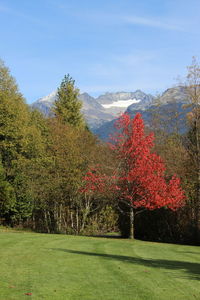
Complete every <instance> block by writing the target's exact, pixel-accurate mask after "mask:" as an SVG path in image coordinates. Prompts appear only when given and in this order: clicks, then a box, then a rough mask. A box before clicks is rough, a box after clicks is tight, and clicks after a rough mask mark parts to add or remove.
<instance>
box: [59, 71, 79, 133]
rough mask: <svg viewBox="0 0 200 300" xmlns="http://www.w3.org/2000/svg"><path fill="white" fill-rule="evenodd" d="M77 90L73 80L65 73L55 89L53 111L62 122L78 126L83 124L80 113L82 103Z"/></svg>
mask: <svg viewBox="0 0 200 300" xmlns="http://www.w3.org/2000/svg"><path fill="white" fill-rule="evenodd" d="M78 95H79V90H78V89H77V88H76V87H75V81H74V80H73V79H72V77H70V75H69V74H68V75H67V76H66V75H65V77H64V79H63V80H62V82H61V85H60V87H59V88H58V91H57V99H56V101H55V106H54V109H53V111H54V113H55V115H56V117H58V118H60V119H61V121H62V122H63V123H64V124H70V125H72V126H75V127H79V126H81V125H83V124H84V121H83V116H82V113H81V107H82V103H81V101H80V100H79V99H78Z"/></svg>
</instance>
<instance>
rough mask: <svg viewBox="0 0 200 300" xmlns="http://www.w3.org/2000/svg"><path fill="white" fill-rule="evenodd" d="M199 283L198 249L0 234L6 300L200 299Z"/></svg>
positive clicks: (0, 295) (0, 294) (0, 281)
mask: <svg viewBox="0 0 200 300" xmlns="http://www.w3.org/2000/svg"><path fill="white" fill-rule="evenodd" d="M199 280H200V248H199V247H191V246H179V245H171V244H158V243H149V242H141V241H130V240H122V239H108V238H89V237H75V236H64V235H46V234H35V233H23V232H3V231H2V230H1V231H0V299H3V300H10V299H20V300H21V299H26V298H27V297H29V298H32V299H59V300H60V299H61V300H62V299H70V300H79V299H80V300H90V299H93V300H101V299H102V300H103V299H105V300H108V299H110V300H111V299H112V300H117V299H120V300H122V299H123V300H126V299H130V300H133V299H138V300H143V299H147V300H151V299H152V300H162V299H167V300H168V299H170V300H173V299H176V300H179V299H180V300H184V299H185V300H190V299H200V281H199ZM28 292H31V293H32V296H27V295H24V294H25V293H28Z"/></svg>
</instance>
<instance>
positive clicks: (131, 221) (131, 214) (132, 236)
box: [129, 207, 134, 239]
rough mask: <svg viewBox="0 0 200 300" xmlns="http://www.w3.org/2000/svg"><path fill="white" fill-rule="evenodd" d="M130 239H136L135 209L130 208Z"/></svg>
mask: <svg viewBox="0 0 200 300" xmlns="http://www.w3.org/2000/svg"><path fill="white" fill-rule="evenodd" d="M129 238H130V239H134V209H133V207H130V236H129Z"/></svg>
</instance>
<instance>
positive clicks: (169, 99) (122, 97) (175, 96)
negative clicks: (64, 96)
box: [32, 86, 188, 138]
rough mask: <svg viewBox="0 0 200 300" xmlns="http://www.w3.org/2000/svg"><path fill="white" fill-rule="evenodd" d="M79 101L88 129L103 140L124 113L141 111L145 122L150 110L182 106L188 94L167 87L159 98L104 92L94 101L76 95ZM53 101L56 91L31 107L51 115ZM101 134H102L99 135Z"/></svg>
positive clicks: (131, 93)
mask: <svg viewBox="0 0 200 300" xmlns="http://www.w3.org/2000/svg"><path fill="white" fill-rule="evenodd" d="M79 99H80V100H81V101H82V103H83V107H82V112H83V114H84V116H85V119H86V121H87V123H88V125H89V127H90V129H91V130H92V131H93V132H94V133H95V134H97V135H99V136H100V137H102V138H105V136H107V133H106V134H104V132H106V131H107V132H109V130H108V128H112V124H113V123H114V120H115V119H116V118H117V117H118V116H119V115H120V114H121V113H123V112H125V111H126V112H128V113H129V114H131V115H134V114H135V113H136V112H137V111H139V112H141V113H142V115H143V116H144V119H146V120H147V121H148V118H149V117H150V115H149V112H148V111H149V110H151V108H152V107H155V106H161V107H162V109H163V107H164V106H168V107H169V106H170V105H171V104H172V103H178V104H179V105H178V106H177V107H179V109H180V107H181V105H182V104H183V103H186V102H187V99H188V95H187V92H186V89H185V88H184V87H182V86H177V87H173V88H169V89H167V90H166V91H164V93H163V94H162V95H161V96H159V97H157V98H156V97H154V96H152V95H150V94H146V93H144V92H142V91H141V90H136V91H135V92H117V93H105V94H103V95H100V96H99V97H97V98H94V97H92V96H90V95H89V94H88V93H82V94H80V95H79ZM55 100H56V91H54V92H52V93H51V94H49V95H47V96H45V97H43V98H40V99H38V100H37V101H36V102H34V103H33V104H32V107H33V108H36V109H38V110H40V111H41V112H43V113H44V114H45V115H49V114H51V108H52V106H53V103H54V101H55ZM102 132H103V135H102Z"/></svg>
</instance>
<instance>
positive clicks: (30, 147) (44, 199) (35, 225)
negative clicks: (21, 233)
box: [0, 62, 116, 234]
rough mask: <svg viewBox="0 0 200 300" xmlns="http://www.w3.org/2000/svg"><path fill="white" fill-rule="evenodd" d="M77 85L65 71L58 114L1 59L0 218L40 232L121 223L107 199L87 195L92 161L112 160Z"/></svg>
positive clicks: (74, 230)
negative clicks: (37, 101)
mask: <svg viewBox="0 0 200 300" xmlns="http://www.w3.org/2000/svg"><path fill="white" fill-rule="evenodd" d="M77 96H78V89H77V88H76V87H75V85H74V81H73V79H72V78H71V77H70V76H65V78H64V79H63V81H62V83H61V85H60V88H59V89H58V93H57V101H56V103H55V106H54V108H53V113H54V116H53V117H51V118H44V116H43V115H42V114H41V113H40V112H39V111H37V110H31V109H30V107H29V106H28V105H27V104H26V103H25V100H24V98H23V96H22V95H21V94H20V92H19V90H18V87H17V85H16V82H15V80H14V78H13V77H12V76H11V75H10V73H9V70H8V68H7V67H6V66H5V65H4V64H3V62H1V63H0V157H1V162H0V223H1V224H3V225H10V226H25V227H31V228H32V229H34V230H36V231H39V232H52V233H61V232H62V233H76V234H79V233H87V234H89V233H94V232H97V231H102V232H103V231H111V230H115V229H116V213H115V212H114V210H113V209H112V208H111V206H110V204H109V203H108V202H106V199H104V200H102V199H91V200H90V201H89V202H88V200H87V201H86V199H85V197H84V195H82V194H81V193H80V192H79V190H80V188H81V186H82V181H83V180H82V179H83V176H84V174H85V173H86V171H87V169H88V166H89V165H90V166H91V165H93V164H95V165H96V164H101V166H104V165H105V166H106V165H108V164H111V163H112V160H113V159H112V157H111V154H110V151H109V148H108V146H106V145H105V144H103V143H101V142H100V141H98V140H97V139H96V137H94V136H93V135H92V133H91V132H90V131H89V130H88V128H87V125H86V124H85V121H84V118H83V116H82V114H81V112H80V109H81V103H80V101H79V100H78V98H77Z"/></svg>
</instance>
